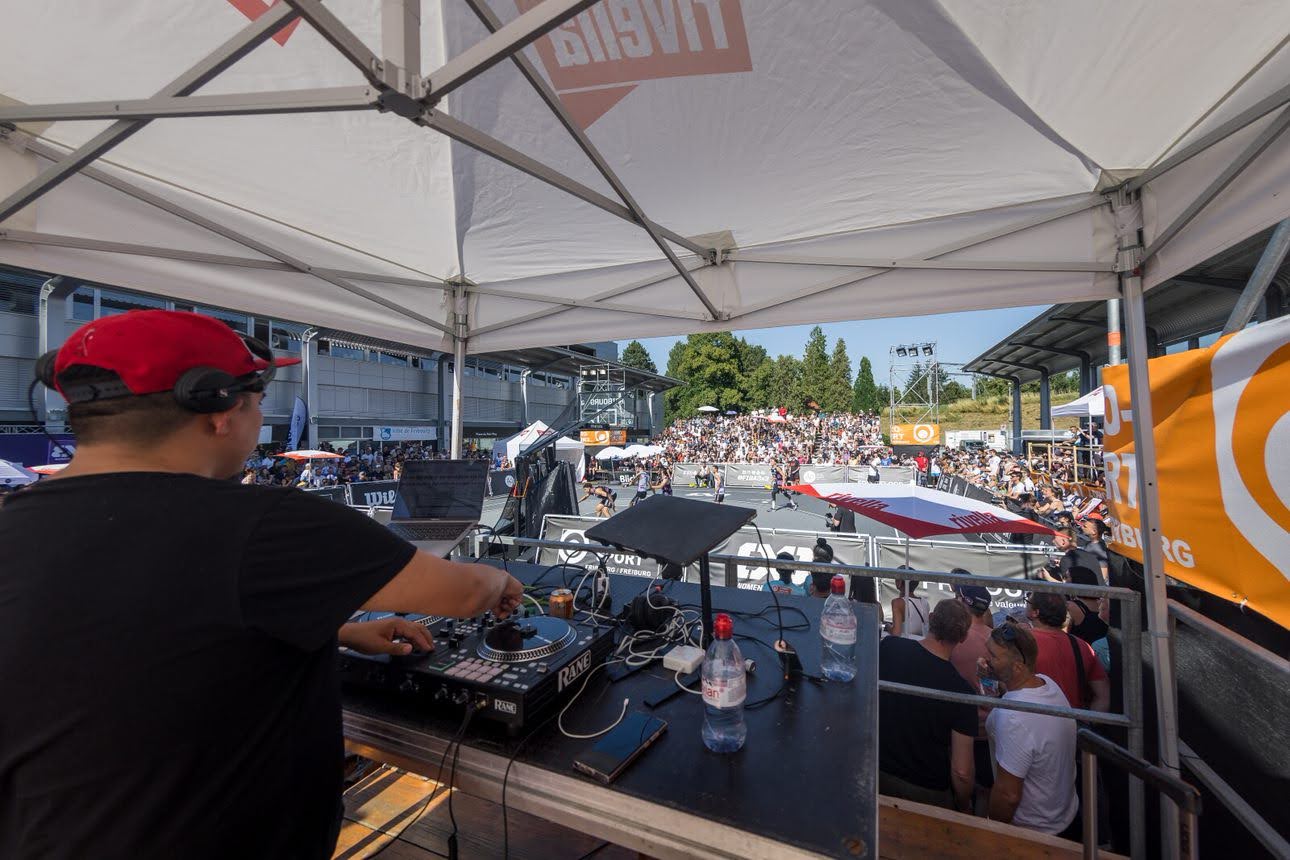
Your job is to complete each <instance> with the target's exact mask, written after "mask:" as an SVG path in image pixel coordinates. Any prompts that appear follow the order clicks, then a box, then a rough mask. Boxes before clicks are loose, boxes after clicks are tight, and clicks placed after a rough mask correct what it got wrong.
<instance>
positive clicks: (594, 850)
mask: <svg viewBox="0 0 1290 860" xmlns="http://www.w3.org/2000/svg"><path fill="white" fill-rule="evenodd" d="M608 847H609V843H608V842H601V843H600V844H599V845H597V846H596V847H595V848H592V849H591V850H590V851H588V852H587V853H586V854H583V855H582V856H581V857H579V858H578V860H588V858H590V857H595V856H596V855H597V854H599V853H600V852H601V851H604V850H605V849H606V848H608Z"/></svg>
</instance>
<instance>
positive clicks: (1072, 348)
mask: <svg viewBox="0 0 1290 860" xmlns="http://www.w3.org/2000/svg"><path fill="white" fill-rule="evenodd" d="M1271 233H1272V230H1271V229H1268V230H1263V231H1261V232H1260V233H1258V234H1256V235H1254V236H1251V237H1250V238H1249V239H1247V240H1245V241H1243V242H1240V243H1238V244H1236V245H1234V246H1233V247H1231V248H1229V249H1228V250H1226V251H1224V252H1223V253H1221V254H1218V255H1216V256H1215V257H1213V258H1211V259H1209V260H1206V261H1205V262H1204V263H1202V264H1201V265H1199V266H1197V267H1195V268H1194V269H1191V270H1189V271H1187V272H1184V273H1183V274H1181V275H1177V276H1175V277H1173V278H1170V279H1169V280H1168V281H1166V282H1165V283H1163V284H1162V285H1160V286H1159V287H1157V288H1156V289H1154V290H1152V291H1150V292H1149V293H1147V294H1146V308H1147V338H1148V341H1149V345H1150V346H1151V348H1152V350H1153V354H1159V353H1160V352H1163V350H1164V348H1165V347H1167V346H1169V345H1171V344H1175V343H1180V342H1185V341H1187V340H1190V339H1192V338H1199V337H1202V336H1204V335H1207V334H1212V333H1214V332H1217V331H1219V330H1221V329H1222V328H1223V324H1224V323H1225V322H1226V321H1227V317H1228V315H1229V314H1230V313H1231V312H1232V308H1233V306H1234V305H1235V304H1236V299H1237V297H1238V296H1239V295H1240V294H1241V289H1242V288H1243V287H1244V286H1245V283H1246V281H1247V280H1249V276H1250V273H1251V272H1252V271H1253V270H1254V266H1255V264H1256V263H1257V262H1258V260H1259V256H1260V255H1261V254H1262V252H1263V248H1264V246H1265V245H1266V244H1267V241H1268V237H1269V236H1270V235H1271ZM1277 288H1279V289H1280V296H1277V295H1276V291H1277ZM1268 292H1269V296H1270V297H1271V298H1272V302H1273V304H1274V305H1279V306H1280V308H1281V312H1284V310H1285V302H1286V300H1287V299H1288V298H1290V263H1287V264H1284V265H1283V266H1282V267H1281V269H1280V270H1279V272H1278V274H1277V276H1276V277H1275V278H1274V280H1273V286H1272V287H1270V288H1269V291H1268ZM1106 308H1107V305H1106V302H1105V301H1086V302H1068V303H1064V304H1057V305H1053V306H1051V307H1049V308H1047V309H1046V310H1044V312H1043V313H1041V314H1039V315H1038V316H1036V317H1035V318H1034V319H1032V320H1031V321H1030V322H1028V323H1026V324H1025V325H1023V326H1022V327H1021V328H1019V329H1017V330H1016V331H1014V332H1012V333H1011V334H1009V335H1008V336H1007V337H1005V338H1003V339H1002V340H1001V341H999V342H998V343H996V344H995V345H994V346H992V347H990V348H989V349H987V350H985V351H984V352H983V353H981V354H980V355H979V356H977V357H976V358H974V359H972V360H971V361H970V362H968V363H967V364H965V365H964V366H963V369H964V370H966V371H969V372H972V373H985V374H1003V375H1013V376H1017V377H1019V378H1020V379H1021V381H1022V382H1031V381H1034V380H1037V379H1038V378H1039V376H1040V374H1039V372H1038V371H1037V370H1035V369H1034V368H1036V367H1043V368H1045V369H1046V370H1047V371H1048V372H1049V373H1050V374H1057V373H1065V372H1066V371H1070V370H1075V369H1077V368H1078V367H1079V365H1080V357H1079V356H1078V355H1075V354H1073V353H1078V352H1083V353H1085V354H1086V355H1088V357H1089V360H1090V361H1091V362H1092V364H1093V366H1094V367H1100V366H1102V365H1104V364H1106V363H1107V341H1106V334H1107V318H1106ZM1055 350H1061V351H1060V352H1057V351H1055ZM1014 362H1015V364H1014ZM1019 365H1025V366H1019Z"/></svg>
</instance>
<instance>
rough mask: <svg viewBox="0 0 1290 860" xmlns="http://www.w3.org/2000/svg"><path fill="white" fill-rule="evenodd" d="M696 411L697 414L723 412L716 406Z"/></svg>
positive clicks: (701, 407)
mask: <svg viewBox="0 0 1290 860" xmlns="http://www.w3.org/2000/svg"><path fill="white" fill-rule="evenodd" d="M695 411H696V412H720V411H721V410H720V409H718V408H717V407H715V406H700V407H699V408H698V409H696V410H695Z"/></svg>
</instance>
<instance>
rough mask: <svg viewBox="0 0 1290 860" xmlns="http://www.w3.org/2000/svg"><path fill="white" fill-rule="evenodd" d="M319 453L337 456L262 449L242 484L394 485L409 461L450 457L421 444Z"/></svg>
mask: <svg viewBox="0 0 1290 860" xmlns="http://www.w3.org/2000/svg"><path fill="white" fill-rule="evenodd" d="M317 450H319V451H323V452H325V453H328V454H336V455H337V456H336V457H327V458H319V459H315V460H293V459H291V458H288V457H284V456H282V455H283V452H284V451H285V446H284V445H282V444H281V443H278V444H272V445H260V446H258V447H256V449H255V451H254V452H253V453H252V454H251V456H250V457H248V458H247V460H246V465H245V468H244V471H243V474H242V483H244V484H271V485H275V486H288V487H300V488H302V489H318V488H321V487H335V486H340V485H342V484H357V483H363V482H366V481H393V480H397V479H398V477H399V472H400V471H401V470H402V464H403V462H404V461H405V460H444V459H447V457H448V455H447V454H446V453H443V452H440V451H437V450H435V448H434V446H433V445H425V444H421V443H419V442H409V443H399V444H395V445H390V444H386V445H381V444H380V443H376V442H355V443H351V444H350V445H349V446H348V447H346V448H343V449H341V450H337V449H336V448H335V447H333V446H332V445H331V444H329V443H327V442H322V443H320V444H319V446H318V449H317ZM464 456H465V457H467V458H469V459H481V460H487V459H490V457H489V454H488V452H486V451H468V452H466V453H465V454H464Z"/></svg>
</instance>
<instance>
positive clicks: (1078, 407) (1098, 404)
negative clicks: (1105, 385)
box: [1052, 385, 1106, 418]
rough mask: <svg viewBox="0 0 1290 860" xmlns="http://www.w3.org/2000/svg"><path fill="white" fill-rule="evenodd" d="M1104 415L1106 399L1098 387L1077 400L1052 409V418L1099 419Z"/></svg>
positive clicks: (1100, 387)
mask: <svg viewBox="0 0 1290 860" xmlns="http://www.w3.org/2000/svg"><path fill="white" fill-rule="evenodd" d="M1105 414H1106V399H1105V398H1104V397H1102V386H1100V385H1099V386H1098V387H1097V388H1094V389H1093V390H1092V391H1090V392H1089V393H1088V394H1085V395H1084V396H1083V397H1081V398H1079V399H1078V400H1072V401H1071V402H1070V403H1063V404H1062V405H1061V406H1054V407H1053V408H1052V416H1053V417H1054V418H1101V417H1102V416H1103V415H1105Z"/></svg>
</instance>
